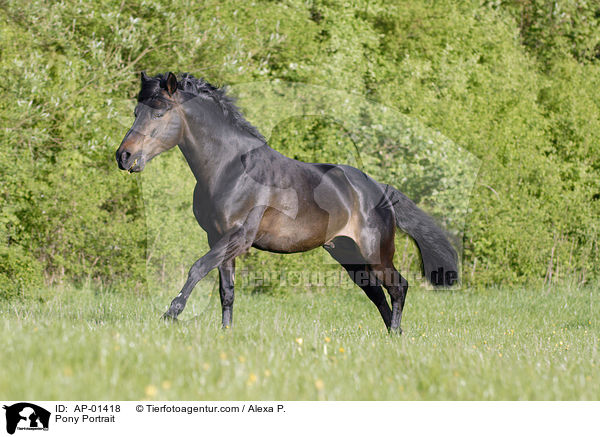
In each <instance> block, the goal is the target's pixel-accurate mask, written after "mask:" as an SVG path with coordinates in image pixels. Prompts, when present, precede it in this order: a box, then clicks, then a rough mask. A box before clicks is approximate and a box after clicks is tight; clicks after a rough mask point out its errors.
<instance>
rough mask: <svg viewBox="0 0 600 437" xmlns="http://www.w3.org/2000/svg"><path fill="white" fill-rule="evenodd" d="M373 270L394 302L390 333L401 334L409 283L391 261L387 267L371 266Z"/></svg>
mask: <svg viewBox="0 0 600 437" xmlns="http://www.w3.org/2000/svg"><path fill="white" fill-rule="evenodd" d="M371 269H372V271H373V272H374V274H375V275H376V276H377V279H379V280H380V281H381V282H382V283H383V286H384V287H385V288H386V289H387V291H388V293H389V295H390V298H391V301H392V317H391V323H390V325H389V329H390V332H395V333H398V334H401V333H402V329H401V328H400V322H401V320H402V310H403V309H404V301H405V300H406V293H407V292H408V281H407V280H406V279H404V278H403V277H402V275H400V273H399V272H398V271H397V270H396V268H395V267H394V265H393V263H392V262H391V260H390V261H389V262H388V263H386V264H385V265H381V264H380V265H371Z"/></svg>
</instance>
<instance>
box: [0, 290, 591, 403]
mask: <svg viewBox="0 0 600 437" xmlns="http://www.w3.org/2000/svg"><path fill="white" fill-rule="evenodd" d="M567 291H568V292H567ZM171 294H172V293H167V292H164V293H156V294H155V295H153V296H150V297H135V296H132V295H125V294H115V293H110V292H94V291H92V290H89V289H78V290H75V289H69V288H65V289H58V288H56V289H46V290H42V291H40V293H39V297H38V299H37V300H36V301H30V302H18V301H14V302H6V301H4V302H2V303H0V320H1V321H0V327H1V328H0V329H1V330H2V332H3V340H2V341H3V347H2V355H1V357H0V393H2V397H3V398H5V399H40V400H41V399H43V400H55V399H56V400H59V399H60V400H75V399H106V400H109V399H110V400H117V399H118V400H141V399H156V400H242V399H249V400H250V399H251V400H598V398H599V395H598V394H599V393H600V367H599V366H600V354H599V352H598V338H599V334H600V325H599V324H598V320H597V317H594V314H597V309H598V305H599V304H600V302H599V298H598V295H597V294H595V293H593V289H591V288H583V289H572V290H557V289H554V290H550V291H540V290H531V289H513V288H511V289H502V290H497V289H483V290H477V291H472V290H462V291H454V292H434V291H428V290H424V289H418V288H413V289H411V290H410V291H409V296H408V299H407V305H406V307H405V314H404V318H403V328H404V334H403V335H402V336H393V335H389V334H388V333H387V332H385V330H384V329H383V323H382V322H381V320H380V318H379V315H378V314H377V311H376V310H375V308H374V306H373V305H372V304H371V303H370V302H369V301H368V300H367V298H366V297H365V296H364V295H363V294H362V292H361V291H359V290H358V289H356V290H345V291H337V292H336V291H326V292H321V291H319V292H314V293H311V292H304V293H294V294H292V293H290V294H287V295H284V294H281V295H269V294H265V293H262V294H261V293H254V294H251V293H244V291H243V290H242V292H241V293H238V297H237V300H236V304H235V311H234V318H235V322H234V327H233V328H232V329H230V330H226V331H224V330H222V329H220V328H219V324H220V304H219V298H218V295H214V294H211V291H210V287H209V286H207V285H205V286H199V287H198V289H197V290H196V291H195V294H194V295H192V298H191V300H190V302H189V304H188V307H187V308H186V310H185V311H184V313H183V314H182V317H181V318H182V320H181V322H180V323H178V324H165V323H164V322H162V321H161V320H160V315H161V314H162V311H163V310H164V309H165V307H166V305H167V304H168V303H169V302H170V298H171V297H172V296H171Z"/></svg>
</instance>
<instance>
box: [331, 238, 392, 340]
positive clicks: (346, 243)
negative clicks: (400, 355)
mask: <svg viewBox="0 0 600 437" xmlns="http://www.w3.org/2000/svg"><path fill="white" fill-rule="evenodd" d="M325 250H327V252H329V254H330V255H331V256H332V257H333V258H334V259H335V260H336V261H337V262H339V263H340V264H341V265H342V267H344V269H346V271H347V272H348V274H349V275H350V278H352V280H353V281H354V283H355V284H356V285H358V286H359V287H360V288H361V289H362V290H363V291H364V292H365V294H366V295H367V297H368V298H369V299H370V300H371V302H373V303H374V304H375V306H376V307H377V309H378V310H379V314H381V318H382V319H383V322H384V323H385V326H386V327H387V328H388V329H390V324H391V320H392V312H391V310H390V306H389V305H388V303H387V300H386V299H385V293H384V292H383V289H382V288H381V286H379V285H378V284H377V282H376V281H375V279H374V277H373V275H372V274H371V272H370V268H369V267H368V266H367V264H366V263H365V261H364V258H363V257H362V255H361V254H360V251H359V250H358V247H357V246H356V243H355V242H354V241H353V240H351V239H350V238H347V237H338V238H336V239H335V240H334V241H333V242H332V244H330V245H326V246H325Z"/></svg>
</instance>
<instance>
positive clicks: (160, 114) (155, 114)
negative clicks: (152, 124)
mask: <svg viewBox="0 0 600 437" xmlns="http://www.w3.org/2000/svg"><path fill="white" fill-rule="evenodd" d="M163 115H165V113H164V112H155V113H154V114H152V117H154V118H160V117H162V116H163Z"/></svg>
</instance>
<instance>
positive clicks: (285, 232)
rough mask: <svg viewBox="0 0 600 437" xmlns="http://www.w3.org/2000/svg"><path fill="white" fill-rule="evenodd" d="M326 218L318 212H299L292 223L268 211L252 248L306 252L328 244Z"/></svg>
mask: <svg viewBox="0 0 600 437" xmlns="http://www.w3.org/2000/svg"><path fill="white" fill-rule="evenodd" d="M329 227H330V226H329V217H328V215H327V214H324V212H323V211H319V210H318V209H312V208H311V209H308V210H304V211H302V212H301V213H300V214H298V216H297V217H296V218H294V219H292V218H291V217H289V216H287V215H286V214H282V213H281V212H279V211H277V210H276V209H273V208H269V209H268V210H267V211H266V212H265V214H264V216H263V219H262V221H261V224H260V227H259V231H258V233H257V236H256V240H255V241H254V244H253V246H254V247H256V248H258V249H262V250H268V251H271V252H280V253H293V252H305V251H307V250H310V249H314V248H315V247H319V246H322V245H323V244H324V243H325V242H326V241H327V235H328V228H329Z"/></svg>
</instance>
